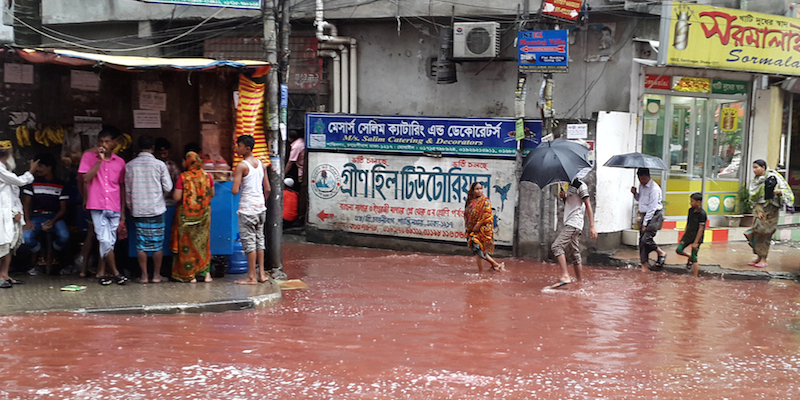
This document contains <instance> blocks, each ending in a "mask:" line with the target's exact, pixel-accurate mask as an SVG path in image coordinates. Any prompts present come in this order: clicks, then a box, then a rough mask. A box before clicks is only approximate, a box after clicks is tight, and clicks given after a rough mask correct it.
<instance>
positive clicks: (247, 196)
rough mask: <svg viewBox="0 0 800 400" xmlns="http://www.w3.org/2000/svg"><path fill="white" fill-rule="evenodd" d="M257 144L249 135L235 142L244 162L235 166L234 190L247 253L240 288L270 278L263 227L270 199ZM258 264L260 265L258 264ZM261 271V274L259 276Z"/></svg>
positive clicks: (241, 235)
mask: <svg viewBox="0 0 800 400" xmlns="http://www.w3.org/2000/svg"><path fill="white" fill-rule="evenodd" d="M255 145H256V141H255V139H254V138H253V137H252V136H250V135H242V136H239V138H238V139H236V154H238V155H240V156H241V157H242V158H243V160H242V162H240V163H239V165H237V166H236V170H235V171H234V173H233V189H232V190H231V192H232V193H233V194H234V195H236V194H238V193H239V192H240V189H241V193H242V195H241V197H240V199H239V212H238V213H239V236H240V238H241V240H242V248H244V252H245V253H246V254H247V267H248V268H247V278H245V279H240V280H238V281H236V283H238V284H240V285H255V284H257V283H258V282H266V281H267V279H268V277H267V273H266V272H265V270H264V250H265V248H266V245H265V242H264V224H265V223H266V221H267V206H266V198H267V196H269V192H270V186H269V178H268V177H267V174H266V171H265V167H264V165H263V164H262V163H261V160H259V159H257V158H255V157H253V147H255ZM256 262H257V263H258V265H256ZM256 268H258V273H256Z"/></svg>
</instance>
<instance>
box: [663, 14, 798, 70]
mask: <svg viewBox="0 0 800 400" xmlns="http://www.w3.org/2000/svg"><path fill="white" fill-rule="evenodd" d="M799 34H800V33H799V32H798V28H797V19H795V18H788V17H781V16H777V15H770V14H761V13H755V12H750V11H742V10H732V9H727V8H718V7H711V6H705V5H698V4H690V3H682V2H664V3H663V10H662V12H661V40H660V42H661V49H662V50H661V51H660V52H659V60H658V61H659V63H660V64H666V65H679V66H686V67H692V68H714V69H728V70H740V71H751V72H763V73H777V74H788V75H800V52H798V50H800V47H798V46H797V44H796V38H797V36H798V35H799Z"/></svg>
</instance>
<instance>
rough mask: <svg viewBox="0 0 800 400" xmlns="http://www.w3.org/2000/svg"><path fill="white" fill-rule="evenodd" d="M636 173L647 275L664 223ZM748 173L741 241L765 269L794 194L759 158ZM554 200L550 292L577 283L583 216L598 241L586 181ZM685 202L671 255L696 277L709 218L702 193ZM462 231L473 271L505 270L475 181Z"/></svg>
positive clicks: (659, 261)
mask: <svg viewBox="0 0 800 400" xmlns="http://www.w3.org/2000/svg"><path fill="white" fill-rule="evenodd" d="M636 175H637V178H638V180H639V187H638V188H636V187H631V193H632V194H633V196H634V198H635V199H636V200H637V201H638V204H639V208H638V209H639V215H640V219H639V257H640V262H641V268H642V270H643V271H649V270H650V269H651V266H650V264H651V260H650V258H649V256H650V254H651V253H653V252H656V256H657V258H656V262H655V263H654V264H653V266H652V267H655V268H661V267H663V266H664V264H665V262H666V259H667V252H666V251H664V250H663V249H661V248H660V247H659V246H658V245H657V244H656V242H655V236H656V234H657V233H658V231H659V230H660V229H661V227H662V225H663V222H664V214H663V204H662V192H661V187H660V186H659V185H658V184H657V183H656V182H655V181H654V180H653V179H652V178H651V176H650V170H649V169H647V168H639V169H638V170H637V173H636ZM753 175H754V177H753V180H752V182H751V183H750V186H749V201H750V202H751V203H752V205H753V213H754V214H755V216H756V218H755V221H754V224H753V226H752V227H751V228H750V229H749V230H747V232H745V237H746V238H747V240H748V244H749V245H750V247H751V248H752V249H753V253H754V254H755V255H756V259H755V260H753V261H751V262H749V263H748V265H749V266H754V267H757V268H765V267H767V266H768V265H767V255H768V253H769V247H770V242H771V240H772V236H773V235H774V234H775V231H776V230H777V224H778V216H779V213H780V210H781V209H782V207H783V206H784V205H785V206H786V209H787V210H788V211H790V212H793V211H794V208H793V205H794V193H793V192H792V189H791V187H789V185H788V184H787V183H786V181H785V180H784V178H783V176H781V174H779V173H778V172H777V171H775V170H774V169H769V168H767V164H766V162H765V161H764V160H761V159H759V160H756V161H755V162H753ZM558 196H559V198H560V199H562V200H563V201H564V218H563V225H564V226H563V228H562V229H561V231H560V232H559V234H558V237H557V238H556V239H555V241H554V242H553V244H552V246H551V250H552V253H553V256H554V257H555V258H556V260H557V261H558V265H559V267H560V272H561V275H560V277H559V279H558V282H556V283H555V284H553V285H550V286H548V288H552V289H555V288H559V287H562V286H564V285H567V284H569V283H572V282H577V281H580V279H581V270H582V261H581V254H580V236H581V234H582V232H583V227H584V214H586V215H587V216H588V217H589V222H590V229H589V230H590V233H591V236H592V239H597V230H596V229H595V225H594V214H593V211H592V205H591V202H590V200H589V197H590V196H589V190H588V187H587V185H586V183H585V182H583V181H582V180H580V179H578V178H575V179H574V180H573V181H572V182H571V183H570V184H569V185H568V186H567V187H566V188H564V187H563V186H559V193H558ZM689 198H690V205H691V207H690V208H689V211H688V214H687V216H686V228H685V230H684V233H683V236H682V237H681V239H680V242H679V243H678V246H677V248H676V250H675V252H676V254H677V255H679V256H681V257H686V260H687V263H686V268H687V269H691V270H692V272H693V274H694V276H695V277H696V276H698V274H699V266H698V261H697V255H698V252H699V249H700V245H702V243H703V237H704V233H705V229H706V226H707V223H708V215H707V214H706V212H705V210H703V195H702V194H701V193H693V194H691V195H690V196H689ZM464 228H465V234H466V237H467V246H468V247H469V249H470V250H471V251H472V252H473V254H474V255H475V257H476V260H477V264H478V271H479V272H483V262H484V261H486V262H488V263H489V264H490V266H491V269H492V270H495V271H505V263H498V262H497V261H496V260H495V259H494V258H492V256H491V254H492V253H493V252H494V241H493V229H494V216H493V213H492V206H491V203H490V202H489V199H488V197H487V196H485V195H484V194H483V185H482V184H481V183H480V182H474V183H473V184H472V185H471V186H470V189H469V194H468V196H467V201H466V204H465V205H464ZM568 259H569V260H568ZM567 261H570V262H571V263H572V265H573V267H574V272H575V279H573V278H572V277H571V276H570V274H569V270H568V267H567Z"/></svg>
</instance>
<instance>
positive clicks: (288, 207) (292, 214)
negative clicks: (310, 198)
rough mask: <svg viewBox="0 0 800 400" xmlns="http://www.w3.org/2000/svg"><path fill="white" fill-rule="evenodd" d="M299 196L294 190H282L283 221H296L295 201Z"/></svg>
mask: <svg viewBox="0 0 800 400" xmlns="http://www.w3.org/2000/svg"><path fill="white" fill-rule="evenodd" d="M299 198H300V195H299V194H298V193H297V192H295V191H294V190H288V189H283V219H285V220H287V221H295V220H297V200H298V199H299Z"/></svg>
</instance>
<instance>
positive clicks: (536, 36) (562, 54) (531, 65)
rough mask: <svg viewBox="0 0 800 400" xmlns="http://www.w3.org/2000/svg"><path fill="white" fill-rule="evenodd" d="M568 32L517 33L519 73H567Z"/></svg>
mask: <svg viewBox="0 0 800 400" xmlns="http://www.w3.org/2000/svg"><path fill="white" fill-rule="evenodd" d="M567 35H569V31H567V30H557V31H519V32H518V33H517V51H518V62H519V72H522V73H531V72H543V73H551V72H569V41H568V40H567Z"/></svg>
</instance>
